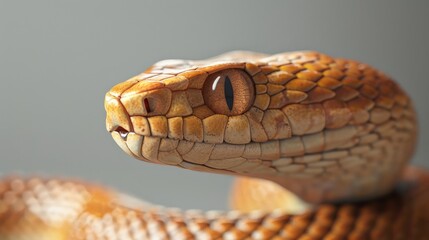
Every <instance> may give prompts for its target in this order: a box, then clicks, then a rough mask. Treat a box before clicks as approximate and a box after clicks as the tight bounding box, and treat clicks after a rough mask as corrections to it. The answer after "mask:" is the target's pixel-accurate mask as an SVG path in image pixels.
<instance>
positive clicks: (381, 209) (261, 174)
mask: <svg viewBox="0 0 429 240" xmlns="http://www.w3.org/2000/svg"><path fill="white" fill-rule="evenodd" d="M104 107H105V110H106V128H107V131H108V132H109V133H110V135H111V136H112V138H113V139H114V141H115V142H116V143H117V145H118V146H119V147H120V148H121V149H122V150H123V151H124V152H126V153H127V154H128V155H130V156H132V157H134V158H136V159H139V160H142V161H144V162H149V163H154V164H159V165H167V166H175V167H179V168H182V169H188V170H193V171H200V172H207V173H215V174H224V175H230V176H236V177H237V178H236V179H237V180H236V181H235V183H234V185H233V188H232V194H231V200H230V202H231V206H232V208H233V209H232V210H231V211H208V212H203V211H199V210H180V209H176V208H168V207H164V206H159V205H156V204H151V203H148V202H145V201H143V200H139V199H137V198H134V197H132V196H130V195H127V194H124V193H120V192H117V191H116V190H113V189H110V188H108V187H105V186H102V185H99V184H94V183H87V182H85V181H82V180H76V179H65V178H64V179H62V178H45V177H22V176H6V177H2V178H1V180H0V239H2V240H6V239H14V240H16V239H18V240H20V239H22V240H24V239H25V240H32V239H38V240H40V239H75V240H82V239H88V240H99V239H100V240H101V239H120V240H131V239H159V240H163V239H286V240H291V239H299V240H315V239H326V240H342V239H344V240H345V239H349V240H357V239H389V240H390V239H412V240H416V239H429V230H428V226H429V207H428V204H427V202H429V191H428V190H429V173H428V172H427V171H426V170H424V169H423V168H418V167H415V166H409V164H408V163H409V161H410V159H411V158H412V155H413V152H414V150H415V146H416V144H417V135H418V128H417V116H416V112H415V109H414V106H413V103H412V100H411V98H410V97H409V96H408V95H407V94H406V93H405V91H404V90H403V89H402V88H401V87H400V86H399V84H398V83H396V82H395V81H394V80H392V79H391V78H390V77H389V76H387V75H386V74H385V73H383V72H381V71H379V70H377V69H375V68H373V67H371V66H370V65H368V64H364V63H361V62H358V61H355V60H350V59H344V58H334V57H331V56H329V55H326V54H323V53H319V52H315V51H296V52H286V53H280V54H275V55H268V54H262V53H255V52H246V51H234V52H228V53H225V54H222V55H219V56H217V57H212V58H208V59H206V60H177V59H173V60H163V61H160V62H157V63H155V64H154V65H152V66H151V67H149V68H148V69H147V70H145V71H144V72H143V73H141V74H139V75H137V76H134V77H132V78H130V79H128V80H126V81H124V82H122V83H119V84H117V85H115V86H114V87H112V88H111V89H110V90H109V91H108V92H107V94H106V95H105V101H104ZM118 174H120V173H118ZM154 187H156V184H154ZM199 187H204V186H199V185H197V184H196V185H195V188H196V189H198V188H199ZM164 191H168V189H164Z"/></svg>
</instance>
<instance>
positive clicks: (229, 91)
mask: <svg viewBox="0 0 429 240" xmlns="http://www.w3.org/2000/svg"><path fill="white" fill-rule="evenodd" d="M224 95H225V101H226V104H227V106H228V109H229V111H232V108H233V107H234V89H233V87H232V84H231V79H229V76H226V77H225V81H224Z"/></svg>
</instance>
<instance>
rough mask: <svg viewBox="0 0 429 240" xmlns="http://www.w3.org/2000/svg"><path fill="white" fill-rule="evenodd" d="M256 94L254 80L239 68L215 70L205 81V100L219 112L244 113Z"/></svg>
mask: <svg viewBox="0 0 429 240" xmlns="http://www.w3.org/2000/svg"><path fill="white" fill-rule="evenodd" d="M254 95H255V89H254V86H253V82H252V80H251V79H250V77H249V75H247V73H245V72H244V71H242V70H239V69H227V70H222V71H219V72H215V73H213V74H211V75H209V76H208V77H207V79H206V81H205V82H204V87H203V96H204V102H205V104H206V105H207V106H208V107H209V108H210V109H211V110H212V111H213V112H215V113H217V114H224V115H228V116H231V115H238V114H242V113H243V112H245V111H247V110H248V109H249V108H250V106H251V105H252V103H253V100H254Z"/></svg>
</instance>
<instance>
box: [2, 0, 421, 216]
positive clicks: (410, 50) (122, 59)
mask: <svg viewBox="0 0 429 240" xmlns="http://www.w3.org/2000/svg"><path fill="white" fill-rule="evenodd" d="M428 3H429V1H392V0H383V1H370V0H368V1H348V2H347V3H346V2H345V1H343V0H336V1H319V0H313V1H271V2H269V1H247V0H246V1H206V2H202V1H196V0H195V1H170V2H161V1H146V2H143V1H128V2H126V3H125V1H116V2H112V1H101V0H100V1H63V2H61V1H41V0H40V1H26V2H23V1H22V2H21V1H1V2H0V81H1V86H0V89H1V93H0V173H2V174H8V173H12V172H19V173H24V174H34V173H36V174H44V175H51V176H70V177H77V178H83V179H87V180H91V181H95V182H98V183H103V184H106V185H110V186H113V187H114V188H118V189H121V190H123V191H124V192H128V193H131V194H134V195H136V196H139V197H142V198H145V199H147V200H150V201H153V202H158V203H160V204H165V205H169V206H175V207H183V208H202V209H210V208H214V209H222V208H226V195H227V193H228V191H229V184H230V182H231V180H232V178H230V177H225V176H220V175H207V174H203V173H195V172H190V171H185V170H181V169H176V168H172V167H161V166H154V165H149V164H143V163H142V162H139V161H136V160H133V159H131V158H129V157H128V156H127V155H126V154H125V153H123V152H122V151H121V150H120V149H119V147H117V146H116V144H115V143H114V141H113V140H112V139H111V137H110V136H109V134H108V133H107V132H106V130H105V127H104V109H103V97H104V94H105V92H106V91H108V89H109V88H110V87H112V86H113V85H114V84H116V83H118V82H120V81H122V80H125V79H127V78H128V77H131V76H133V75H135V74H137V73H139V72H141V71H143V70H144V69H145V68H146V67H148V66H150V65H151V64H152V63H154V62H156V61H158V60H162V59H166V58H185V59H200V58H206V57H210V56H214V55H217V54H220V53H223V52H225V51H229V50H236V49H242V50H253V51H260V52H266V53H277V52H283V51H292V50H302V49H313V50H318V51H321V52H325V53H328V54H331V55H334V56H343V57H348V58H354V59H357V60H361V61H363V62H367V63H369V64H372V65H374V66H376V67H378V68H380V69H382V70H383V71H385V72H387V73H388V74H390V75H392V76H394V77H395V78H396V79H397V80H398V81H399V82H400V83H401V84H402V85H403V86H404V88H405V89H406V90H407V91H408V92H409V93H411V94H412V97H413V99H414V101H415V103H416V106H417V109H418V112H419V120H420V123H421V131H420V133H421V134H420V147H419V149H418V151H417V154H416V156H415V158H414V160H413V161H414V163H415V164H419V165H424V166H426V167H429V161H428V158H427V157H425V156H428V155H429V148H428V147H427V146H428V144H429V127H428V124H426V123H427V122H429V108H428V98H429V96H428V90H429V79H428V78H427V76H428V70H429V60H428V59H429V47H428V44H429V26H428V24H429V14H428V7H429V4H428Z"/></svg>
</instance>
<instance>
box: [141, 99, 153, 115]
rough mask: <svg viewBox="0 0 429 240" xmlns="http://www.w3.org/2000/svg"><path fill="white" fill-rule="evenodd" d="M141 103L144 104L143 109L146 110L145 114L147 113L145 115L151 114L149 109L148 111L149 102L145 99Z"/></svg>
mask: <svg viewBox="0 0 429 240" xmlns="http://www.w3.org/2000/svg"><path fill="white" fill-rule="evenodd" d="M143 103H144V107H145V109H146V112H147V113H150V112H152V111H151V109H150V105H149V100H148V99H147V98H145V99H144V100H143Z"/></svg>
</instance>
